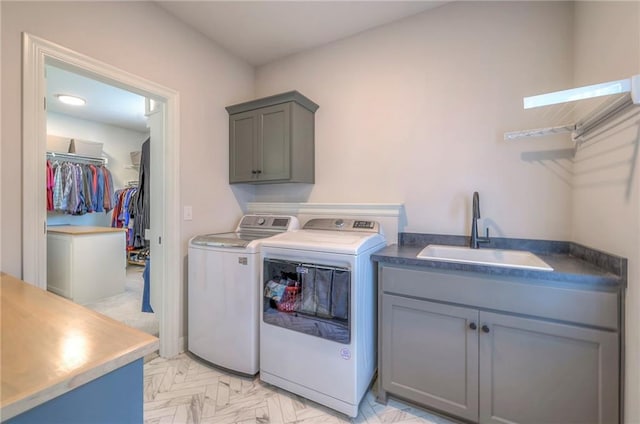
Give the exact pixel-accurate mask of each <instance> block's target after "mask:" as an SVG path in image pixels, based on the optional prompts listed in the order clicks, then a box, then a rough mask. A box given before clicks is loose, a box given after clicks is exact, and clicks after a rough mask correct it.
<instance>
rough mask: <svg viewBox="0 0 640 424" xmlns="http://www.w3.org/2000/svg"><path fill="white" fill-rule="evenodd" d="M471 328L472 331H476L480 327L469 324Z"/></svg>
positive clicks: (473, 323)
mask: <svg viewBox="0 0 640 424" xmlns="http://www.w3.org/2000/svg"><path fill="white" fill-rule="evenodd" d="M469 328H470V329H472V330H475V329H477V328H478V326H477V325H476V323H475V322H472V323H471V324H469Z"/></svg>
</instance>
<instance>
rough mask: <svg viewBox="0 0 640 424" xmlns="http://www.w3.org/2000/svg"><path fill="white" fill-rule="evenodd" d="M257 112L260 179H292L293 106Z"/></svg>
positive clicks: (286, 105) (269, 108)
mask: <svg viewBox="0 0 640 424" xmlns="http://www.w3.org/2000/svg"><path fill="white" fill-rule="evenodd" d="M257 112H258V117H257V119H258V123H259V125H258V140H259V141H258V144H257V147H256V150H257V157H258V162H257V164H258V169H257V170H258V179H259V180H261V181H269V180H288V179H289V178H290V177H291V163H290V160H291V159H290V156H291V105H290V104H289V103H284V104H280V105H275V106H270V107H265V108H262V109H259V110H258V111H257Z"/></svg>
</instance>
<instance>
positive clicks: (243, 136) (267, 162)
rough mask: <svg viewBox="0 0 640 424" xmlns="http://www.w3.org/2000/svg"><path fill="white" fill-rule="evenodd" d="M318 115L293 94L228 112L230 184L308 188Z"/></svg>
mask: <svg viewBox="0 0 640 424" xmlns="http://www.w3.org/2000/svg"><path fill="white" fill-rule="evenodd" d="M317 109H318V105H316V104H315V103H313V102H312V101H311V100H309V99H308V98H306V97H304V96H303V95H302V94H300V93H298V92H297V91H292V92H287V93H283V94H278V95H275V96H271V97H266V98H263V99H258V100H254V101H251V102H246V103H241V104H237V105H233V106H228V107H227V111H228V112H229V183H251V184H264V183H291V182H297V183H313V182H314V179H315V166H314V161H315V159H314V154H315V151H314V137H315V136H314V133H315V116H314V113H315V111H316V110H317Z"/></svg>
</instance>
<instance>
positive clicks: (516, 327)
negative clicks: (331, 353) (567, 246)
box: [378, 264, 620, 424]
mask: <svg viewBox="0 0 640 424" xmlns="http://www.w3.org/2000/svg"><path fill="white" fill-rule="evenodd" d="M379 279H380V282H379V290H380V293H379V305H380V311H381V313H380V314H379V318H378V319H379V327H378V328H379V331H380V334H379V339H378V340H379V356H378V360H379V363H378V372H379V375H380V381H381V384H380V387H379V392H378V400H379V401H381V402H386V399H387V395H388V394H392V395H395V396H398V397H400V398H404V399H407V400H410V401H412V402H415V403H417V404H419V405H422V406H425V407H428V408H432V409H434V410H437V411H440V412H444V413H446V414H449V415H452V416H456V417H460V418H463V419H465V420H468V421H473V422H480V423H500V424H504V423H531V424H539V423H563V424H569V423H618V422H619V421H620V408H619V393H620V391H619V387H620V359H619V358H620V356H619V353H620V337H619V334H620V332H619V330H620V329H619V322H620V321H619V318H620V316H619V313H620V310H619V308H613V309H612V307H611V305H612V302H614V304H615V305H618V303H617V302H619V301H620V299H619V297H618V296H619V294H618V293H617V292H615V291H606V290H598V291H596V290H589V289H583V288H581V287H578V286H577V285H563V286H559V285H557V284H554V285H551V284H553V283H552V282H546V281H543V282H538V283H532V282H531V281H528V280H522V281H518V280H513V279H508V278H506V277H501V276H495V277H494V276H486V275H485V276H482V275H481V274H477V275H476V274H473V273H463V272H456V271H451V272H446V271H425V270H424V269H420V268H413V267H404V266H388V265H382V264H381V265H380V267H379ZM539 290H542V291H543V292H545V299H544V302H541V303H540V304H536V303H537V302H536V299H537V298H538V295H537V294H536V293H537V292H538V291H539ZM460 293H467V295H464V296H459V294H460ZM469 293H471V294H472V295H473V294H475V296H476V297H477V300H476V301H473V300H472V299H473V296H472V295H469ZM573 293H577V294H580V295H582V296H584V297H583V299H589V300H588V301H587V303H589V304H591V305H594V306H595V308H596V309H595V310H592V312H595V314H589V315H585V314H584V313H583V308H584V305H583V304H580V303H576V302H575V301H573V302H572V301H570V299H571V297H572V296H571V295H572V294H573ZM511 295H514V296H515V297H517V298H519V299H521V301H522V302H523V303H528V304H529V309H528V310H526V309H525V310H526V312H527V315H523V313H522V308H521V307H520V305H518V304H517V302H515V303H514V302H510V301H509V297H510V296H511ZM465 296H470V297H469V298H468V299H465V304H459V302H456V301H455V299H456V298H458V299H459V298H460V297H462V298H464V297H465ZM578 297H579V296H578ZM598 304H599V305H600V307H598V306H597V305H598ZM549 306H551V307H552V308H553V309H555V310H557V313H556V314H551V315H552V316H551V317H550V316H549V315H550V314H548V313H547V312H548V308H549ZM612 315H614V316H612ZM585 322H586V323H585Z"/></svg>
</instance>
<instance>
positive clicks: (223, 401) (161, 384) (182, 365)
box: [144, 354, 453, 424]
mask: <svg viewBox="0 0 640 424" xmlns="http://www.w3.org/2000/svg"><path fill="white" fill-rule="evenodd" d="M144 420H145V423H148V424H187V423H196V424H197V423H202V424H208V423H219V424H236V423H237V424H249V423H271V424H285V423H300V424H303V423H304V424H306V423H318V424H325V423H327V424H332V423H350V422H351V423H360V424H364V423H367V424H374V423H375V424H381V423H394V424H395V423H397V424H400V423H403V424H404V423H407V424H408V423H425V424H426V423H431V424H453V422H452V421H448V420H445V419H443V418H441V417H437V416H435V415H432V414H429V413H428V412H426V411H423V410H420V409H417V408H413V407H411V406H409V405H406V404H403V403H401V402H398V401H396V400H394V399H390V400H389V402H388V404H387V405H381V404H379V403H377V402H376V401H375V399H374V395H373V393H372V392H371V391H370V392H369V393H367V394H366V396H365V398H364V399H363V400H362V403H361V405H360V413H359V415H358V416H357V417H356V418H353V419H350V418H349V417H347V416H346V415H343V414H340V413H338V412H335V411H333V410H331V409H328V408H325V407H324V406H322V405H319V404H317V403H315V402H312V401H310V400H307V399H304V398H301V397H299V396H296V395H294V394H292V393H289V392H286V391H284V390H281V389H279V388H276V387H275V386H271V385H269V384H267V383H264V382H262V381H260V379H259V378H257V377H256V378H242V377H239V376H236V375H233V374H227V373H225V372H224V371H221V370H219V369H216V368H213V367H210V366H208V365H207V364H205V363H203V362H201V361H199V360H197V359H194V358H193V357H192V356H190V355H188V354H181V355H179V356H177V357H176V358H172V359H164V358H159V357H158V358H155V359H153V360H151V361H149V362H147V363H146V364H145V365H144Z"/></svg>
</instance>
